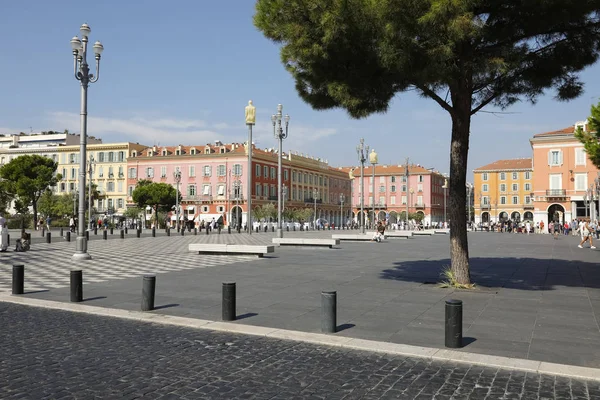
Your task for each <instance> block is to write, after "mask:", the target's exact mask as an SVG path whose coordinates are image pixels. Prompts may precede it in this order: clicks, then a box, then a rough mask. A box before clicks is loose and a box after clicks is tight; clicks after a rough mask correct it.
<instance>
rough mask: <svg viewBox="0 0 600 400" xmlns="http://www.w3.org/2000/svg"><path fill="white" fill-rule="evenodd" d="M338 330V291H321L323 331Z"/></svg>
mask: <svg viewBox="0 0 600 400" xmlns="http://www.w3.org/2000/svg"><path fill="white" fill-rule="evenodd" d="M336 331H337V292H336V291H328V292H321V332H325V333H335V332H336Z"/></svg>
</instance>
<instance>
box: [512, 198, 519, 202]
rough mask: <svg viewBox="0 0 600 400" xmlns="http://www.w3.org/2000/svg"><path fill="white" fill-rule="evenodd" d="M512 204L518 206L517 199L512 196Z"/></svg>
mask: <svg viewBox="0 0 600 400" xmlns="http://www.w3.org/2000/svg"><path fill="white" fill-rule="evenodd" d="M512 203H513V204H519V198H518V197H517V196H513V198H512Z"/></svg>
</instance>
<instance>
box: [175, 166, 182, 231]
mask: <svg viewBox="0 0 600 400" xmlns="http://www.w3.org/2000/svg"><path fill="white" fill-rule="evenodd" d="M173 178H175V228H177V232H179V182H181V171H180V170H176V171H175V172H173Z"/></svg>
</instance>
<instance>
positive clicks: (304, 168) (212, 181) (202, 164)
mask: <svg viewBox="0 0 600 400" xmlns="http://www.w3.org/2000/svg"><path fill="white" fill-rule="evenodd" d="M252 148H253V152H252V166H251V168H248V153H247V151H248V149H247V146H246V145H245V144H241V143H229V144H224V143H221V142H218V141H217V142H215V143H214V144H206V145H198V146H182V145H179V146H160V147H159V146H152V147H147V148H144V149H142V150H141V151H139V152H133V155H132V158H130V159H129V162H128V166H127V171H128V172H127V191H128V192H127V202H128V204H130V205H133V199H132V197H131V196H132V193H133V191H134V190H135V185H136V184H137V182H138V181H139V180H141V179H150V180H152V181H154V182H164V183H168V184H170V185H173V186H174V187H177V188H178V190H180V191H181V194H182V204H181V206H180V207H181V208H180V212H181V215H184V216H185V217H186V218H187V219H188V220H191V219H194V220H198V221H202V220H204V221H210V220H212V218H215V219H219V218H221V217H222V218H223V220H224V222H225V224H232V225H233V226H238V225H240V224H241V225H246V224H247V197H248V174H249V173H250V174H251V177H252V187H251V195H252V206H253V208H254V207H258V206H261V205H263V204H266V203H276V202H277V198H278V190H277V153H276V152H275V151H274V150H273V149H268V148H267V149H259V148H257V147H255V146H252ZM282 157H283V159H282V182H283V185H284V187H285V189H286V191H287V195H286V196H285V197H284V199H283V201H284V206H285V207H286V208H287V207H292V208H294V209H296V208H305V207H310V208H313V207H314V206H315V204H316V206H317V207H316V208H317V218H323V219H326V220H327V221H329V222H334V223H339V222H338V221H341V220H342V216H341V212H342V210H341V209H340V205H339V198H340V197H339V195H340V194H341V193H344V194H345V196H346V198H349V197H350V180H349V178H348V175H347V174H346V173H344V172H342V171H338V170H337V169H335V168H332V167H330V166H329V165H328V163H327V162H326V161H323V160H320V159H318V158H317V159H315V158H314V157H308V156H304V155H302V154H298V153H285V154H283V156H282ZM175 172H179V176H180V178H179V183H178V184H177V183H176V181H175ZM315 195H316V197H314V196H315ZM146 212H147V213H148V214H150V213H151V210H146ZM170 218H171V219H172V220H173V219H174V218H175V213H172V215H171V217H170Z"/></svg>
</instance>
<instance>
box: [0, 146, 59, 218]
mask: <svg viewBox="0 0 600 400" xmlns="http://www.w3.org/2000/svg"><path fill="white" fill-rule="evenodd" d="M57 168H58V163H56V162H54V161H52V159H50V158H47V157H42V156H38V155H35V154H34V155H23V156H20V157H17V158H13V159H12V160H11V161H10V162H9V163H8V164H5V165H3V166H2V168H0V178H2V179H3V180H4V181H3V182H2V186H3V188H4V189H5V190H6V191H7V192H8V193H10V194H11V195H12V196H13V197H18V198H19V200H20V201H21V202H22V203H23V204H24V205H27V206H31V207H32V208H33V222H34V224H37V202H38V200H39V198H40V197H41V196H42V195H43V194H44V192H46V190H48V189H49V188H50V187H51V186H55V185H56V183H57V182H58V181H59V180H60V179H61V178H62V176H61V175H60V174H56V169H57Z"/></svg>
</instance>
